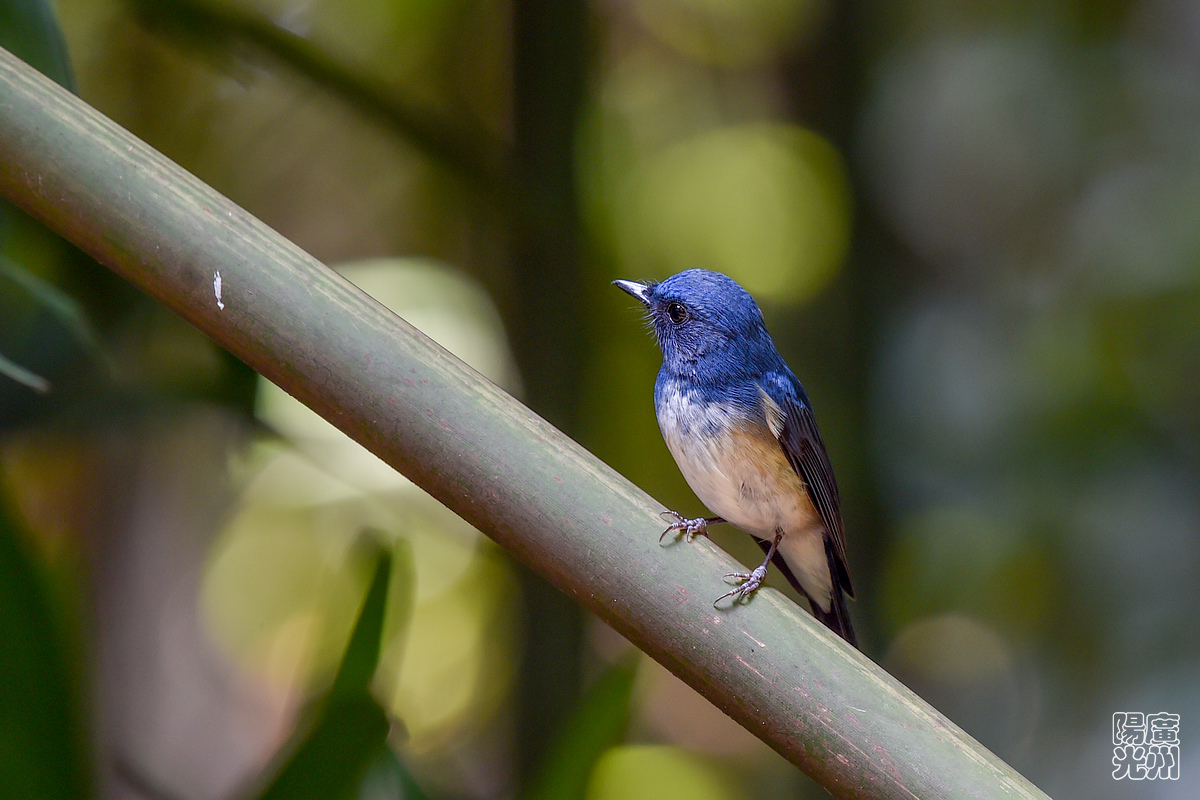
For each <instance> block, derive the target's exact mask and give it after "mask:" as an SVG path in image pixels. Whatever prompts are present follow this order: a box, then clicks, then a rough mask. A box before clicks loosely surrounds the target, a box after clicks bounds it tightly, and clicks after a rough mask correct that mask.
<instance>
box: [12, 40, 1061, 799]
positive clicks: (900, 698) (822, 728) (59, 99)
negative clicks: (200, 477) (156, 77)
mask: <svg viewBox="0 0 1200 800" xmlns="http://www.w3.org/2000/svg"><path fill="white" fill-rule="evenodd" d="M0 192H3V194H4V195H6V196H7V197H9V198H10V199H11V200H12V201H13V202H15V203H16V204H18V205H19V206H21V207H22V208H24V209H26V210H27V211H28V212H29V213H30V214H32V215H33V216H35V217H37V218H38V219H40V220H42V221H43V222H44V223H45V224H46V225H48V226H49V227H50V228H52V229H54V230H56V231H58V232H59V233H60V234H61V235H63V236H64V237H66V238H67V239H69V240H70V241H72V242H74V243H75V244H76V245H77V246H79V247H80V248H82V249H83V250H85V251H87V252H88V253H90V254H91V255H93V256H94V257H95V258H96V259H98V260H99V261H100V262H102V263H104V264H106V265H107V266H109V267H110V268H111V269H113V270H114V271H115V272H117V273H118V274H120V275H122V276H123V277H125V278H126V279H128V280H129V281H130V282H132V283H133V284H135V285H136V286H138V287H139V288H140V289H142V290H143V291H144V292H146V293H147V294H149V295H150V296H152V297H153V298H155V299H156V300H157V301H159V302H161V303H162V304H163V305H165V306H167V307H168V308H170V309H172V310H173V311H175V312H176V313H177V314H179V315H180V316H182V317H183V318H184V319H186V320H188V321H189V322H191V323H192V324H193V325H195V326H196V327H197V328H199V329H200V330H201V331H203V332H204V333H206V334H207V335H209V336H210V337H212V338H213V339H214V340H215V341H217V342H218V343H219V344H220V345H221V346H223V347H225V348H226V349H228V350H229V351H230V352H231V353H233V354H234V355H236V356H237V357H238V358H240V359H242V360H243V361H245V362H246V363H247V364H249V365H250V366H251V367H253V368H254V369H255V370H257V371H258V372H260V373H261V374H263V375H264V376H266V377H267V378H269V379H270V380H272V381H274V382H275V383H277V384H279V385H280V386H281V387H283V388H284V389H286V390H287V391H289V392H291V393H292V394H293V395H295V396H296V397H297V398H299V399H300V400H301V401H302V402H304V403H305V404H307V405H308V406H310V407H312V408H313V409H314V410H316V411H317V412H318V413H320V414H321V415H322V416H324V417H326V418H327V419H329V420H330V421H331V422H333V423H334V424H335V425H337V426H338V427H339V428H341V429H342V430H343V431H345V432H346V433H347V434H349V435H350V436H352V437H353V438H354V439H356V440H357V441H359V442H360V443H362V444H363V445H364V446H365V447H367V448H368V449H369V450H371V451H372V452H374V453H375V454H377V455H378V456H379V457H380V458H382V459H383V460H384V461H386V462H388V463H389V464H391V465H392V466H394V467H395V468H396V469H398V470H400V471H401V472H403V473H404V474H405V475H407V476H408V477H409V478H411V479H412V480H413V481H415V482H416V483H417V484H418V485H420V486H421V487H423V488H424V489H425V490H426V491H428V492H429V493H430V494H432V495H433V496H434V497H436V498H437V499H438V500H440V501H441V502H443V503H444V504H446V505H447V506H448V507H449V508H451V509H452V510H454V511H455V512H456V513H457V514H459V515H460V516H462V517H463V518H464V519H465V520H467V521H468V522H470V523H471V524H473V525H475V526H476V527H478V528H479V529H480V530H482V531H483V532H484V533H486V534H487V535H488V536H490V537H492V538H493V539H495V540H496V541H497V542H498V543H499V544H500V545H502V546H503V547H505V548H506V549H508V550H509V551H510V552H511V553H513V554H514V555H515V556H516V557H517V558H519V559H521V560H523V561H525V562H526V563H528V564H529V565H530V566H531V567H532V568H533V569H535V570H536V571H538V572H539V573H541V574H542V575H543V576H545V577H546V578H547V579H548V580H549V581H551V582H552V583H553V584H554V585H556V586H558V587H559V588H560V589H561V590H562V591H564V592H566V593H567V594H568V595H570V596H571V597H573V598H574V599H575V600H576V601H578V602H579V603H580V604H582V605H583V606H584V607H586V608H587V609H589V610H590V611H592V612H593V613H595V614H596V615H598V616H599V617H600V618H601V619H603V620H604V621H605V622H607V623H608V624H609V625H611V626H612V627H613V628H615V629H616V630H617V631H618V632H620V633H621V634H622V635H624V636H625V637H627V638H628V639H629V640H630V641H632V642H634V643H635V644H636V645H637V646H638V647H640V648H642V650H644V651H645V652H647V653H648V654H650V655H651V656H653V657H654V658H655V659H657V660H658V661H660V662H661V663H663V664H664V665H666V666H667V668H669V669H670V670H671V671H672V672H674V673H675V674H677V675H678V676H680V677H681V678H682V679H683V680H684V681H686V682H687V683H689V684H690V685H692V686H693V687H695V688H696V689H697V690H699V691H700V692H701V693H702V694H704V695H705V696H706V697H707V698H708V699H709V700H711V701H712V702H713V703H715V704H716V705H717V706H718V707H719V708H721V709H722V710H724V711H725V712H726V713H728V714H729V715H730V716H732V717H733V718H734V719H736V720H737V721H738V722H740V723H741V724H742V725H744V726H745V727H746V728H747V729H749V730H750V731H752V732H753V733H754V734H755V735H757V736H758V737H759V738H761V739H762V740H764V741H765V742H767V743H768V744H769V745H771V747H773V748H775V749H776V750H777V751H779V752H780V753H781V754H783V755H784V756H785V757H786V758H788V759H789V760H790V761H792V763H794V764H795V765H796V766H798V767H799V768H800V769H802V770H804V771H805V772H807V773H808V774H809V775H811V776H812V777H813V778H814V779H816V780H817V781H818V782H820V783H821V784H822V785H824V786H825V787H826V788H827V789H829V791H830V792H831V793H833V794H834V795H836V796H839V797H877V798H897V797H920V798H941V797H944V798H965V797H997V798H998V797H1024V798H1036V797H1044V795H1042V793H1041V792H1039V791H1038V790H1037V789H1036V788H1035V787H1034V786H1033V785H1032V784H1030V783H1029V782H1028V781H1026V780H1025V779H1024V778H1023V777H1021V776H1020V775H1019V774H1017V773H1016V772H1015V771H1014V770H1013V769H1012V768H1011V767H1009V766H1008V765H1006V764H1004V763H1003V762H1002V761H1000V759H998V758H996V757H995V756H994V755H992V754H991V753H989V752H988V751H987V750H985V749H984V748H983V747H982V746H980V745H979V744H978V743H977V742H975V741H974V740H973V739H971V738H970V737H969V736H967V735H966V734H965V733H963V732H962V731H961V730H959V729H958V728H957V727H956V726H955V725H954V724H953V723H951V722H950V721H948V720H947V719H945V718H944V717H943V716H942V715H941V714H939V713H938V712H937V711H935V710H934V709H932V708H931V707H930V706H929V705H927V704H926V703H925V702H924V701H922V700H921V699H920V698H918V697H917V696H916V695H914V694H912V693H911V692H909V691H908V690H907V689H906V688H904V687H903V686H901V685H900V684H899V683H898V682H897V681H896V680H894V679H893V678H892V677H891V676H889V675H888V674H887V673H885V672H884V671H883V670H881V669H879V668H878V667H877V666H876V665H875V664H873V663H872V662H871V661H869V660H868V659H867V658H865V657H864V656H862V655H861V654H859V653H858V652H857V651H855V650H853V649H851V648H849V647H847V646H846V645H845V644H844V643H843V642H842V641H841V640H840V639H838V638H837V637H835V636H833V635H832V634H830V633H829V632H828V631H827V630H826V629H825V628H824V627H822V626H821V625H819V624H818V623H816V622H815V621H814V620H813V618H812V617H811V616H810V615H808V614H807V613H805V612H804V611H802V610H801V609H799V608H798V607H796V606H795V605H794V604H793V603H792V602H790V601H789V600H788V599H786V598H785V597H784V596H783V595H781V594H779V593H777V592H775V591H774V590H769V589H768V590H763V591H761V592H759V594H758V595H757V596H756V597H755V599H754V600H753V602H751V603H750V604H748V605H745V606H739V607H736V608H734V609H731V610H716V609H714V608H713V606H712V598H713V591H714V578H715V576H718V575H720V574H721V573H723V572H726V571H730V570H732V569H734V568H735V567H736V566H737V565H736V564H735V562H734V561H732V560H731V559H730V558H729V556H727V555H726V554H725V553H724V552H722V551H721V550H719V549H717V548H716V547H715V546H713V545H712V544H711V543H709V542H708V541H707V540H704V539H701V540H697V541H696V542H693V543H692V544H690V545H679V546H671V547H661V546H660V545H659V542H658V534H659V531H660V530H661V529H662V521H661V520H660V519H659V517H658V512H659V511H660V510H661V508H662V507H661V506H660V505H659V504H658V503H656V502H654V500H653V499H651V498H650V497H648V496H647V495H646V494H645V493H643V492H642V491H641V490H639V489H638V488H637V487H636V486H634V485H632V484H631V483H629V482H628V481H627V480H625V479H624V478H622V477H621V476H620V475H618V474H617V473H615V472H613V471H612V470H611V469H609V468H608V467H607V466H605V465H604V464H603V463H601V462H600V461H599V460H597V459H596V458H595V457H594V456H592V455H591V454H590V453H588V452H587V451H585V450H584V449H582V448H581V447H579V445H577V444H575V443H574V442H572V441H571V440H569V439H568V438H566V437H565V436H564V435H562V434H561V433H559V432H558V431H557V430H555V429H554V428H552V427H551V426H550V425H548V424H547V423H546V422H544V421H543V420H542V419H540V418H539V417H537V416H536V415H534V414H533V413H532V412H530V411H529V410H528V409H526V408H525V407H524V406H522V405H521V404H520V403H518V402H517V401H516V400H514V399H513V398H511V397H509V396H508V395H506V394H505V393H504V392H502V391H501V390H499V389H498V388H496V387H495V386H494V385H492V384H491V383H489V382H488V381H487V380H485V379H484V378H483V377H481V376H480V375H478V374H477V373H475V372H474V371H473V370H471V369H470V368H469V367H467V366H466V365H464V364H463V363H462V362H460V361H458V360H457V359H455V358H454V357H453V356H451V355H449V354H448V353H447V352H446V351H444V350H443V349H441V348H440V347H438V346H437V345H436V344H434V343H433V342H431V341H430V340H429V339H427V338H426V337H425V336H423V335H422V334H421V333H420V332H419V331H417V330H416V329H415V328H413V327H412V326H411V325H409V324H408V323H406V322H405V321H404V320H402V319H399V318H398V317H396V316H395V315H393V314H392V313H391V312H389V311H387V310H385V309H384V308H383V307H382V306H380V305H379V304H377V303H375V302H374V301H373V300H371V298H369V297H368V296H366V295H365V294H363V293H362V292H361V291H359V290H358V289H356V288H355V287H354V286H352V285H351V284H349V283H348V282H347V281H345V280H344V279H342V278H341V277H339V276H338V275H337V274H335V273H334V272H332V271H330V270H328V269H326V268H325V267H323V266H322V265H321V264H319V263H318V262H317V261H315V260H314V259H313V258H312V257H311V256H309V255H307V254H306V253H304V252H303V251H302V250H300V249H299V248H298V247H296V246H295V245H294V244H292V243H291V242H289V241H287V240H286V239H284V238H283V237H281V236H279V235H278V234H276V233H275V232H273V231H272V230H270V229H269V228H267V226H265V225H264V224H262V223H261V222H259V221H258V220H256V219H255V218H253V217H252V216H250V215H249V214H248V213H246V212H245V211H244V210H242V209H241V208H238V207H237V206H236V205H234V204H233V203H231V202H230V201H229V200H227V199H226V198H224V197H222V196H221V195H219V194H218V193H217V192H216V191H214V190H213V189H211V188H209V187H208V186H206V185H204V184H203V183H201V182H200V181H199V180H197V179H196V178H195V177H193V176H191V175H189V174H188V173H186V172H185V171H183V170H182V169H181V168H179V167H178V166H176V165H175V164H173V163H172V162H171V161H169V160H168V159H166V158H165V157H163V156H162V155H161V154H159V153H157V152H155V151H154V150H152V149H151V148H150V147H148V146H147V145H145V144H144V143H142V142H141V141H139V140H138V139H136V138H135V137H134V136H132V135H131V134H129V133H128V132H126V131H125V130H123V129H121V128H120V127H119V126H117V125H116V124H115V123H113V122H112V121H110V120H108V119H106V118H105V117H103V116H102V115H100V114H99V113H97V112H96V111H95V110H93V109H91V108H90V107H88V106H86V105H85V104H84V103H82V102H81V101H79V100H78V99H77V98H75V97H74V96H73V95H70V94H68V93H67V92H65V91H63V90H62V89H60V88H59V87H58V86H56V85H54V84H52V83H51V82H50V81H48V80H46V79H45V78H43V77H42V76H41V75H40V74H38V73H36V72H34V71H33V70H32V69H30V68H29V67H27V66H26V65H25V64H23V63H22V62H20V61H18V60H17V59H15V58H14V57H12V56H10V55H9V54H8V53H6V52H3V51H0ZM217 273H219V274H220V276H221V295H220V301H219V302H218V297H217V295H216V292H215V288H214V279H215V276H216V275H217ZM546 680H548V681H549V680H554V676H546Z"/></svg>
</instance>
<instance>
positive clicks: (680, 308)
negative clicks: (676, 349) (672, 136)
mask: <svg viewBox="0 0 1200 800" xmlns="http://www.w3.org/2000/svg"><path fill="white" fill-rule="evenodd" d="M667 316H668V317H670V318H671V322H673V323H675V324H676V325H681V324H683V322H684V321H685V320H687V318H688V316H689V314H688V310H687V306H685V305H684V304H683V303H678V302H675V301H674V300H672V301H671V302H670V303H667Z"/></svg>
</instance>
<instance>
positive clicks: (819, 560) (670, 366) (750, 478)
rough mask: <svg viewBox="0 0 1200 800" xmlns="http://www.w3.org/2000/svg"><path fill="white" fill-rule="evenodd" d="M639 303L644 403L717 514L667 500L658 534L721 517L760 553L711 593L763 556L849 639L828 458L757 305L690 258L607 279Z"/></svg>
mask: <svg viewBox="0 0 1200 800" xmlns="http://www.w3.org/2000/svg"><path fill="white" fill-rule="evenodd" d="M613 284H614V285H615V286H617V287H619V288H621V289H623V290H625V291H626V292H628V293H629V294H631V295H633V296H634V297H636V298H637V299H638V300H639V301H641V303H642V304H643V305H644V306H645V307H646V311H647V316H648V317H649V322H650V324H651V326H652V327H653V328H654V334H655V336H656V337H657V338H658V345H659V348H660V349H661V350H662V355H663V364H662V369H660V370H659V372H658V380H657V381H656V382H655V384H654V409H655V411H656V413H657V415H658V425H659V428H661V429H662V434H663V438H664V439H665V440H666V442H667V448H668V449H669V450H670V451H671V455H672V456H674V457H675V462H676V463H677V464H678V465H679V469H680V471H681V472H683V477H684V478H685V479H686V480H687V482H688V485H689V486H691V487H692V491H694V492H695V493H696V496H697V497H699V498H700V500H701V501H702V502H703V503H704V504H705V505H706V506H708V508H709V510H711V511H713V512H714V513H716V514H717V515H718V516H716V517H697V518H695V519H687V518H685V517H684V516H682V515H681V514H678V513H676V512H674V511H667V512H664V516H669V517H670V518H672V519H674V522H673V523H672V524H671V525H669V526H668V527H667V529H666V530H665V531H663V536H666V535H667V534H668V533H670V532H672V531H680V532H681V533H682V535H683V537H684V539H685V540H686V541H689V542H690V541H691V540H692V539H693V538H694V537H695V536H698V535H706V534H707V532H708V526H709V525H713V524H716V523H719V522H728V523H730V524H732V525H734V526H736V527H738V528H740V529H742V530H743V531H745V532H747V533H749V534H751V535H752V536H754V537H755V539H756V541H758V543H759V545H760V546H761V547H762V549H763V551H764V552H765V553H766V554H767V557H766V558H765V559H764V560H763V563H762V564H760V565H759V566H757V567H755V568H754V569H752V570H751V571H750V572H732V573H729V574H728V575H726V576H725V578H726V580H727V581H730V582H736V583H738V584H739V585H738V586H737V587H736V588H734V589H733V590H732V591H729V592H726V593H725V594H723V595H721V596H720V597H718V598H717V600H716V601H715V602H714V603H713V605H716V603H719V602H720V601H721V600H724V599H725V598H726V597H732V598H733V602H735V603H737V602H739V601H741V600H743V599H745V598H747V597H748V596H749V595H750V594H751V593H753V592H754V591H755V590H756V589H758V587H759V586H761V585H762V582H763V579H764V578H766V576H767V565H768V564H771V563H772V562H774V563H775V565H776V566H777V567H778V568H779V569H780V571H782V572H783V574H784V575H785V576H786V577H787V579H788V581H789V582H790V583H791V584H792V586H794V587H796V590H797V591H799V592H800V593H801V594H802V595H804V596H805V597H806V598H807V599H808V602H809V604H810V605H811V606H812V612H813V616H815V617H816V618H817V619H818V620H820V621H821V622H823V623H824V624H825V625H827V626H828V627H829V628H830V629H832V630H833V631H834V632H836V633H837V634H839V635H840V636H841V637H842V638H844V639H845V640H846V641H848V642H849V643H850V644H852V645H855V646H856V647H857V642H856V641H855V637H854V629H853V628H852V627H851V626H850V615H849V613H848V611H847V609H846V598H845V595H849V596H850V597H853V596H854V589H853V588H852V587H851V585H850V574H849V571H848V570H847V568H846V544H845V536H844V534H843V532H842V515H841V509H840V501H839V499H838V490H837V484H836V483H835V482H834V478H833V468H832V467H831V466H830V464H829V456H828V454H826V452H825V444H824V443H823V442H822V441H821V434H820V433H818V432H817V423H816V420H815V419H814V418H813V411H812V405H811V403H809V400H808V395H807V394H806V393H805V392H804V387H803V386H801V385H800V381H798V380H797V379H796V376H795V375H793V374H792V371H791V370H790V369H788V366H787V364H786V363H784V360H783V357H782V356H780V355H779V351H778V350H776V349H775V343H774V342H772V341H771V337H770V335H769V334H768V333H767V329H766V326H765V325H764V324H763V318H762V312H760V311H759V310H758V305H757V304H756V303H755V302H754V298H752V297H751V296H750V295H749V294H748V293H747V292H746V290H745V289H743V288H742V287H741V286H739V285H738V284H737V283H736V282H735V281H734V280H733V279H732V278H729V277H728V276H725V275H722V274H721V273H719V272H711V271H709V270H704V269H689V270H686V271H684V272H680V273H678V274H677V275H672V276H671V277H670V278H667V279H666V280H665V281H663V282H661V283H654V282H651V283H637V282H634V281H624V280H619V281H613Z"/></svg>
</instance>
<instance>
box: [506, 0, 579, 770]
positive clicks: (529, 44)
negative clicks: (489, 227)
mask: <svg viewBox="0 0 1200 800" xmlns="http://www.w3.org/2000/svg"><path fill="white" fill-rule="evenodd" d="M589 53H590V48H589V46H588V12H587V6H586V4H585V3H584V2H583V0H514V2H513V104H514V107H513V136H514V141H513V152H512V156H513V158H512V169H513V173H514V175H513V177H514V178H515V180H514V183H515V184H516V185H517V186H518V187H520V194H521V196H522V198H523V199H524V200H525V201H526V203H527V209H526V211H527V213H525V214H518V215H515V216H514V219H516V228H515V230H514V232H513V275H514V277H515V286H514V287H513V293H512V302H511V305H510V309H511V311H512V313H511V314H510V315H509V320H510V325H511V326H512V334H513V345H514V349H515V351H516V357H517V361H518V363H519V364H520V366H521V370H522V376H523V378H524V381H525V386H526V389H527V400H528V402H529V403H530V405H531V406H532V407H533V408H534V410H536V411H537V412H539V413H540V414H542V416H544V417H546V418H547V419H548V420H549V421H550V422H552V423H553V424H555V425H556V426H558V427H560V428H562V429H563V430H565V431H567V432H568V433H570V432H572V431H573V430H574V423H575V419H574V417H575V414H574V410H575V405H576V401H577V399H578V394H579V384H580V364H581V363H582V361H583V359H582V358H581V357H580V353H579V338H578V318H577V314H578V311H579V308H580V304H579V298H580V296H581V293H582V286H581V282H582V280H583V277H582V272H583V270H582V269H581V246H580V233H579V213H578V205H577V203H578V197H577V195H576V181H575V133H576V128H577V121H578V119H579V116H580V111H581V107H582V104H583V100H584V97H585V92H586V85H587V65H588V57H589ZM522 574H523V588H524V597H525V604H526V626H525V636H526V640H525V658H524V661H523V664H522V670H521V679H520V687H519V696H518V703H517V708H518V709H519V711H518V714H519V715H520V716H519V719H518V723H519V725H520V740H519V748H520V752H519V753H518V756H519V760H518V766H519V769H520V773H521V781H522V783H528V780H529V776H530V775H531V774H532V770H533V769H534V768H535V767H536V764H537V761H538V759H539V758H540V757H541V755H542V754H543V753H544V752H545V750H546V745H547V744H548V742H549V740H550V737H551V736H553V734H554V732H555V730H556V729H557V728H558V726H559V724H560V723H561V721H562V720H563V718H564V716H565V714H566V712H567V711H568V710H569V709H571V708H572V707H573V706H574V705H575V701H576V699H577V698H578V695H579V689H580V644H581V641H582V629H583V615H582V614H581V613H580V611H579V609H578V607H577V606H576V605H575V604H574V603H572V602H571V601H569V600H568V599H567V598H566V596H565V595H563V594H562V593H560V592H559V591H558V590H557V589H554V588H553V587H552V586H550V584H548V583H546V582H545V581H544V580H542V579H541V578H540V577H538V576H537V575H535V574H534V573H533V572H532V571H530V570H524V571H523V573H522Z"/></svg>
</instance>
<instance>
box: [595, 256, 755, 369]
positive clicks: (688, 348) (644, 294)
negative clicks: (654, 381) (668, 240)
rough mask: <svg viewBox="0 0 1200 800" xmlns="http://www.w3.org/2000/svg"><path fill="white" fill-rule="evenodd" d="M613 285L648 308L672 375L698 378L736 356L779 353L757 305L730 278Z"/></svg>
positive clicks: (699, 275) (700, 272) (682, 277)
mask: <svg viewBox="0 0 1200 800" xmlns="http://www.w3.org/2000/svg"><path fill="white" fill-rule="evenodd" d="M613 285H614V286H616V287H618V288H620V289H623V290H624V291H626V292H628V293H629V294H631V295H633V296H634V297H636V298H637V299H638V300H639V301H641V303H642V305H644V306H645V307H646V315H647V318H648V320H649V322H650V325H651V327H652V328H653V329H654V335H655V336H656V337H657V339H658V346H659V347H660V348H661V349H662V354H663V367H664V369H666V370H668V371H669V372H672V373H675V374H688V373H695V372H696V370H697V369H698V368H700V367H701V365H702V364H705V363H706V362H707V364H709V365H712V364H714V362H716V361H718V360H722V361H730V360H731V359H730V358H729V357H730V356H732V355H735V354H736V355H741V356H750V357H754V356H756V355H760V354H762V355H764V356H765V355H768V354H774V352H775V346H774V345H773V344H772V343H771V339H770V337H769V336H768V335H767V331H766V328H765V326H764V325H763V318H762V312H760V311H759V310H758V304H757V303H755V302H754V298H752V297H751V296H750V295H749V293H748V292H747V291H746V290H745V289H743V288H742V287H741V286H739V285H738V283H737V282H736V281H734V280H733V279H732V278H730V277H728V276H727V275H722V274H721V273H719V272H712V271H710V270H706V269H689V270H685V271H684V272H680V273H677V274H675V275H672V276H671V277H669V278H667V279H666V280H665V281H662V282H661V283H655V282H649V283H637V282H636V281H625V280H618V281H613ZM730 350H732V351H733V352H732V353H731V352H730ZM736 361H740V359H738V360H736Z"/></svg>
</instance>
